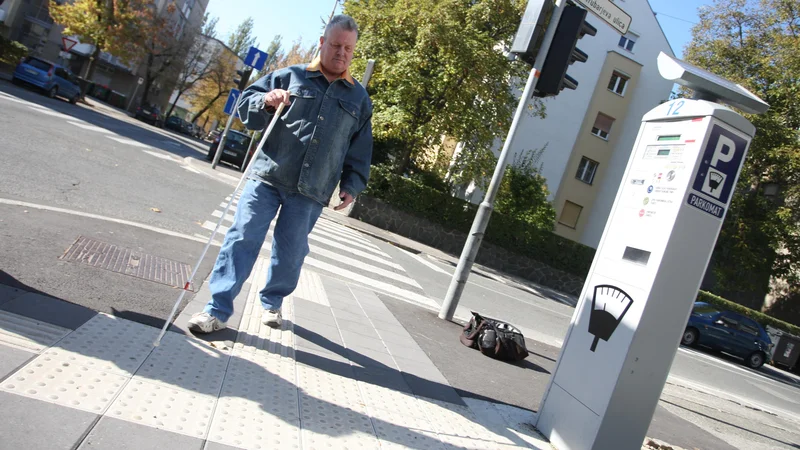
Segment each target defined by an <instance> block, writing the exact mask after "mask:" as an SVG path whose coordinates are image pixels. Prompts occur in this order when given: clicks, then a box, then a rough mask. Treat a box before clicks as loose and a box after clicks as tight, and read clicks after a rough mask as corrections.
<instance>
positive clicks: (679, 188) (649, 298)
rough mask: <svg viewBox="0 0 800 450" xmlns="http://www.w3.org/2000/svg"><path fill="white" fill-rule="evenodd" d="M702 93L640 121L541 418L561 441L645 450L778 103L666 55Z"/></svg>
mask: <svg viewBox="0 0 800 450" xmlns="http://www.w3.org/2000/svg"><path fill="white" fill-rule="evenodd" d="M658 68H659V72H660V73H661V75H662V76H663V77H664V78H666V79H668V80H672V81H675V82H676V83H678V84H681V85H684V86H687V87H688V88H690V89H692V90H694V92H695V97H694V98H693V99H675V100H671V101H669V102H666V103H663V104H661V105H659V106H657V107H656V108H654V109H652V110H651V111H650V112H648V113H647V114H645V116H644V117H643V118H642V125H641V128H640V129H639V134H638V137H637V138H636V143H635V144H634V147H633V150H632V151H631V156H630V159H629V161H628V165H627V168H626V169H625V174H624V175H623V177H622V181H621V184H620V187H619V190H618V192H617V197H616V199H615V201H614V206H613V207H612V209H611V213H610V215H609V218H608V222H607V224H606V227H605V230H604V232H603V236H602V238H601V240H600V244H599V245H598V247H597V252H596V254H595V258H594V261H593V263H592V266H591V269H590V270H589V273H588V275H587V278H586V282H585V284H584V287H583V291H582V293H581V297H580V299H579V302H578V305H577V307H576V309H575V313H574V315H573V317H572V320H571V323H570V327H569V330H568V332H567V336H566V339H565V341H564V344H563V347H562V349H561V354H560V356H559V359H558V362H557V365H556V369H555V371H554V372H553V375H552V377H551V379H550V384H549V386H548V388H547V391H546V393H545V395H544V398H543V400H542V405H541V407H540V412H539V415H538V419H537V427H538V428H539V430H540V431H541V432H542V433H544V434H545V436H547V437H548V438H549V439H550V441H551V443H552V444H553V445H554V446H555V447H556V448H558V449H560V450H567V449H581V450H583V449H596V450H606V449H614V450H625V449H637V450H638V449H639V448H641V445H642V441H643V439H644V437H645V433H646V432H647V429H648V427H649V425H650V421H651V420H652V417H653V413H654V411H655V408H656V405H657V403H658V399H659V397H660V396H661V391H662V389H663V387H664V383H665V382H666V379H667V376H668V374H669V369H670V366H671V365H672V360H673V358H674V357H675V353H676V351H677V348H678V344H679V342H680V337H681V335H682V333H683V330H684V327H685V326H686V322H687V320H688V317H689V314H690V313H691V309H692V306H693V303H694V301H695V298H696V297H697V291H698V289H699V287H700V282H701V281H702V278H703V275H704V274H705V270H706V266H707V264H708V261H709V259H710V257H711V253H712V251H713V249H714V244H715V242H716V240H717V236H718V234H719V231H720V228H721V227H722V221H723V219H724V218H725V213H726V211H727V210H728V207H729V205H730V202H731V198H732V196H733V191H734V187H735V186H736V182H737V180H738V178H739V172H740V170H741V167H742V163H743V162H744V158H745V155H746V154H747V149H748V146H749V144H750V141H751V139H752V138H753V136H754V135H755V131H756V130H755V127H754V126H753V125H752V124H751V123H750V122H749V121H747V119H745V118H744V117H742V116H741V115H739V114H738V113H737V112H735V111H733V110H732V109H729V108H728V107H726V106H723V105H721V104H718V103H716V101H722V102H725V103H727V104H729V105H732V106H735V107H736V108H738V109H739V110H742V111H744V112H746V113H763V112H764V111H766V110H767V108H768V107H769V105H767V104H766V103H764V102H763V101H762V100H761V99H759V98H758V97H756V96H755V95H753V94H752V93H750V92H749V91H747V90H746V89H744V88H743V87H741V86H739V85H736V84H733V83H731V82H729V81H727V80H724V79H722V78H719V77H717V76H715V75H713V74H711V73H709V72H706V71H704V70H702V69H699V68H697V67H694V66H691V65H689V64H687V63H684V62H682V61H679V60H676V59H674V58H671V57H669V56H668V55H666V54H664V53H661V54H660V55H659V57H658Z"/></svg>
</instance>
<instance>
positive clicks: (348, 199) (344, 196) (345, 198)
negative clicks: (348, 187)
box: [333, 191, 353, 211]
mask: <svg viewBox="0 0 800 450" xmlns="http://www.w3.org/2000/svg"><path fill="white" fill-rule="evenodd" d="M339 198H340V199H341V200H342V203H340V204H339V206H337V207H335V208H333V210H334V211H339V210H342V209H345V208H347V207H348V206H350V203H353V196H352V195H350V194H348V193H347V192H345V191H341V192H339Z"/></svg>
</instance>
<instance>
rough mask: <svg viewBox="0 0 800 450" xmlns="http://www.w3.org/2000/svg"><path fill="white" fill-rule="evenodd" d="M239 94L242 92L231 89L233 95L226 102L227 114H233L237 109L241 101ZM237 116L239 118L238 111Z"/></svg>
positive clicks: (229, 95)
mask: <svg viewBox="0 0 800 450" xmlns="http://www.w3.org/2000/svg"><path fill="white" fill-rule="evenodd" d="M239 94H241V92H240V91H239V90H238V89H231V93H230V94H228V100H227V101H226V102H225V114H228V115H231V114H233V112H234V110H235V109H236V102H237V101H239ZM236 116H237V117H238V116H239V112H238V111H236Z"/></svg>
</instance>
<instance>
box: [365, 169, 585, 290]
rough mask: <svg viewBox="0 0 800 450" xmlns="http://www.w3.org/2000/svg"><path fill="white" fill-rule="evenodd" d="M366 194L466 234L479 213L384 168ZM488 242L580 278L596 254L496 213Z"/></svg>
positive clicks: (375, 173)
mask: <svg viewBox="0 0 800 450" xmlns="http://www.w3.org/2000/svg"><path fill="white" fill-rule="evenodd" d="M364 193H365V194H366V195H369V196H371V197H375V198H377V199H380V200H383V201H385V202H386V203H388V204H390V205H392V206H394V207H395V208H398V209H400V210H402V211H405V212H407V213H409V214H413V215H416V216H419V217H423V218H425V219H428V220H430V221H431V222H434V223H438V224H440V225H442V226H445V227H447V228H449V229H452V230H456V231H461V232H463V233H469V230H470V228H471V226H472V221H473V219H474V218H475V213H476V211H477V205H473V204H472V203H469V202H467V201H464V200H461V199H459V198H456V197H453V196H452V195H450V193H448V192H442V191H438V190H436V189H433V188H431V187H429V186H427V185H425V184H424V183H423V182H422V181H420V180H418V179H413V178H407V177H402V176H399V175H395V174H393V173H391V171H390V170H388V169H387V168H386V167H382V166H373V167H372V173H371V175H370V181H369V186H368V187H367V190H366V191H365V192H364ZM484 240H485V241H486V242H490V243H492V244H495V245H497V246H499V247H503V248H505V249H507V250H510V251H512V252H515V253H517V254H520V255H524V256H527V257H529V258H532V259H535V260H537V261H540V262H542V263H544V264H547V265H548V266H550V267H552V268H554V269H559V270H563V271H564V272H567V273H571V274H573V275H577V276H579V277H585V276H586V274H587V273H588V272H589V268H590V267H591V265H592V259H593V258H594V253H595V250H594V249H593V248H591V247H588V246H586V245H583V244H580V243H578V242H574V241H571V240H569V239H566V238H563V237H561V236H558V235H556V234H554V233H553V232H551V231H549V230H541V229H537V228H535V227H534V226H531V225H530V224H528V223H526V222H523V221H521V220H516V219H515V218H513V217H509V216H505V215H503V214H501V213H498V212H496V211H495V212H493V213H492V220H491V221H490V222H489V226H488V227H487V229H486V235H485V236H484Z"/></svg>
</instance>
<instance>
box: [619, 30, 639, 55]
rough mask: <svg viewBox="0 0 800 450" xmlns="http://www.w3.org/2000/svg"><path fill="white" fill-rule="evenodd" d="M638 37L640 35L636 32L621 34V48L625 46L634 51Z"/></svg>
mask: <svg viewBox="0 0 800 450" xmlns="http://www.w3.org/2000/svg"><path fill="white" fill-rule="evenodd" d="M637 39H639V35H637V34H634V33H626V34H625V35H624V36H620V38H619V46H620V48H624V49H625V50H627V51H629V52H632V51H633V46H634V45H636V40H637Z"/></svg>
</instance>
